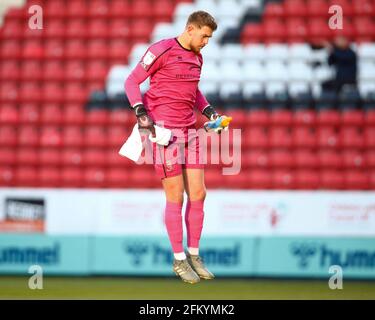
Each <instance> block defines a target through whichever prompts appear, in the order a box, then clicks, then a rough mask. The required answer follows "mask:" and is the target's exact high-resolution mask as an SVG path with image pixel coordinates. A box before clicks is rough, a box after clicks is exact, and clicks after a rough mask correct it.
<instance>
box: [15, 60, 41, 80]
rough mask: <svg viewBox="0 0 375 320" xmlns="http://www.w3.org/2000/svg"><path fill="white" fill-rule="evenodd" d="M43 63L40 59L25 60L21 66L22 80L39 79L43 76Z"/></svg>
mask: <svg viewBox="0 0 375 320" xmlns="http://www.w3.org/2000/svg"><path fill="white" fill-rule="evenodd" d="M40 70H41V64H40V62H38V61H33V60H31V61H27V60H24V62H23V63H22V67H21V74H20V76H21V79H22V81H38V80H40V79H41V78H42V73H41V72H40Z"/></svg>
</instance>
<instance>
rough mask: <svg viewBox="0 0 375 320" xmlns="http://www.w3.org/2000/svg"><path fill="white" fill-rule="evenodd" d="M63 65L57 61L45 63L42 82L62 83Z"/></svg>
mask: <svg viewBox="0 0 375 320" xmlns="http://www.w3.org/2000/svg"><path fill="white" fill-rule="evenodd" d="M64 72H65V68H64V65H63V64H62V63H61V62H59V61H56V60H54V61H47V62H45V63H44V68H43V80H44V81H47V82H48V81H63V80H64Z"/></svg>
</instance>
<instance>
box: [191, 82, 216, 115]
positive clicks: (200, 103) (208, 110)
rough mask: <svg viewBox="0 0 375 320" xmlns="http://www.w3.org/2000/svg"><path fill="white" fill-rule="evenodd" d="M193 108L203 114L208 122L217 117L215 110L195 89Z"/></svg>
mask: <svg viewBox="0 0 375 320" xmlns="http://www.w3.org/2000/svg"><path fill="white" fill-rule="evenodd" d="M195 107H196V108H197V109H198V110H199V111H200V112H201V113H202V114H204V115H205V116H206V117H207V118H208V119H209V120H213V119H215V118H216V117H217V116H218V113H217V112H216V110H215V108H214V107H212V106H211V105H210V104H209V103H208V101H207V99H206V97H205V96H204V95H203V93H202V92H201V91H200V90H199V89H197V97H196V100H195Z"/></svg>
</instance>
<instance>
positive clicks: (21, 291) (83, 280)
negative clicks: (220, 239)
mask: <svg viewBox="0 0 375 320" xmlns="http://www.w3.org/2000/svg"><path fill="white" fill-rule="evenodd" d="M0 299H123V300H129V299H133V300H155V299H161V300H164V299H168V300H169V299H173V300H179V299H186V300H193V299H194V300H197V299H223V300H230V299H246V300H252V299H267V300H268V299H270V300H273V299H277V300H279V299H281V300H284V299H297V300H298V299H306V300H310V299H324V300H325V299H371V300H372V299H375V281H367V282H366V281H352V280H346V281H345V279H344V284H343V289H342V290H331V289H329V287H328V281H325V280H280V279H244V278H242V279H230V278H223V279H220V278H219V279H215V280H211V281H210V280H206V281H201V282H200V283H198V284H195V285H190V284H185V283H183V282H181V281H180V280H179V279H177V278H168V277H166V278H134V277H132V278H129V277H48V276H45V277H44V279H43V289H42V290H31V289H29V287H28V278H27V277H21V276H0Z"/></svg>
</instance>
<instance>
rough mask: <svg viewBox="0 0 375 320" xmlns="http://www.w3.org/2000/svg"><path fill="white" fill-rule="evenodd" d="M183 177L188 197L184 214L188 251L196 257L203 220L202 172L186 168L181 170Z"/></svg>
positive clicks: (203, 193)
mask: <svg viewBox="0 0 375 320" xmlns="http://www.w3.org/2000/svg"><path fill="white" fill-rule="evenodd" d="M183 175H184V185H185V190H186V193H187V195H188V201H187V204H186V213H185V223H186V231H187V242H188V250H189V253H190V254H194V255H198V254H199V240H200V237H201V233H202V228H203V219H204V211H203V210H204V209H203V206H204V200H205V198H206V187H205V184H204V170H203V169H189V168H187V169H183Z"/></svg>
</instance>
